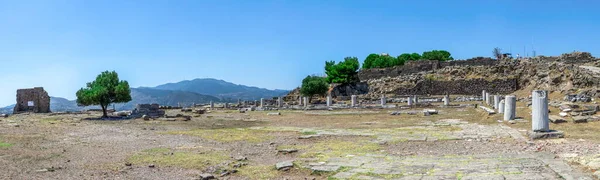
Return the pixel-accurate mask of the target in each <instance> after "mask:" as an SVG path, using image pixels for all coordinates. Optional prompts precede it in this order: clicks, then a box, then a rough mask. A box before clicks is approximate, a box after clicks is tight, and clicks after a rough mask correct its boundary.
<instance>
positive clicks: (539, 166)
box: [309, 153, 592, 180]
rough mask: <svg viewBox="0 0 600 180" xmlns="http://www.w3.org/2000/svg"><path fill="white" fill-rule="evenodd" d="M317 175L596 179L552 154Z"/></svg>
mask: <svg viewBox="0 0 600 180" xmlns="http://www.w3.org/2000/svg"><path fill="white" fill-rule="evenodd" d="M309 166H310V168H311V169H313V170H314V171H332V172H336V173H335V174H334V175H333V176H332V177H333V178H336V179H423V180H425V179H485V180H493V179H515V180H517V179H518V180H521V179H540V180H543V179H550V180H551V179H592V178H591V177H590V176H588V175H585V174H581V173H578V172H576V171H574V170H573V169H571V167H570V166H569V165H567V164H566V163H564V162H563V161H562V160H556V159H554V156H553V155H552V154H545V153H528V154H487V155H473V156H407V157H400V156H388V155H366V156H360V157H359V156H356V157H345V158H331V159H329V160H328V161H327V162H320V163H310V164H309Z"/></svg>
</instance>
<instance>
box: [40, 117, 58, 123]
mask: <svg viewBox="0 0 600 180" xmlns="http://www.w3.org/2000/svg"><path fill="white" fill-rule="evenodd" d="M40 122H41V123H47V124H56V123H59V122H60V121H59V120H58V118H56V117H51V118H44V119H42V120H40Z"/></svg>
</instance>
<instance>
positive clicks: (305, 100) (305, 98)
mask: <svg viewBox="0 0 600 180" xmlns="http://www.w3.org/2000/svg"><path fill="white" fill-rule="evenodd" d="M304 107H308V97H304Z"/></svg>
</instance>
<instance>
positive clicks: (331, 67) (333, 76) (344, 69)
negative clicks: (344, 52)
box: [325, 57, 360, 84]
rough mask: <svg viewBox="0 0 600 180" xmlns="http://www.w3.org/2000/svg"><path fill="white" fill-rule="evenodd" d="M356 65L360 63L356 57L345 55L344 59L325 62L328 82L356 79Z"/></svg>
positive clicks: (343, 81) (347, 81)
mask: <svg viewBox="0 0 600 180" xmlns="http://www.w3.org/2000/svg"><path fill="white" fill-rule="evenodd" d="M358 67H360V64H359V62H358V58H356V57H346V58H344V61H342V62H339V63H337V64H335V61H326V62H325V74H327V82H328V83H342V84H346V83H351V82H354V81H356V80H358V77H357V74H358V72H357V71H358Z"/></svg>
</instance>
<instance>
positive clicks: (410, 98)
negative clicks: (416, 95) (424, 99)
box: [406, 97, 413, 106]
mask: <svg viewBox="0 0 600 180" xmlns="http://www.w3.org/2000/svg"><path fill="white" fill-rule="evenodd" d="M406 102H407V103H408V105H409V106H412V105H413V98H412V97H408V98H407V99H406Z"/></svg>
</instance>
